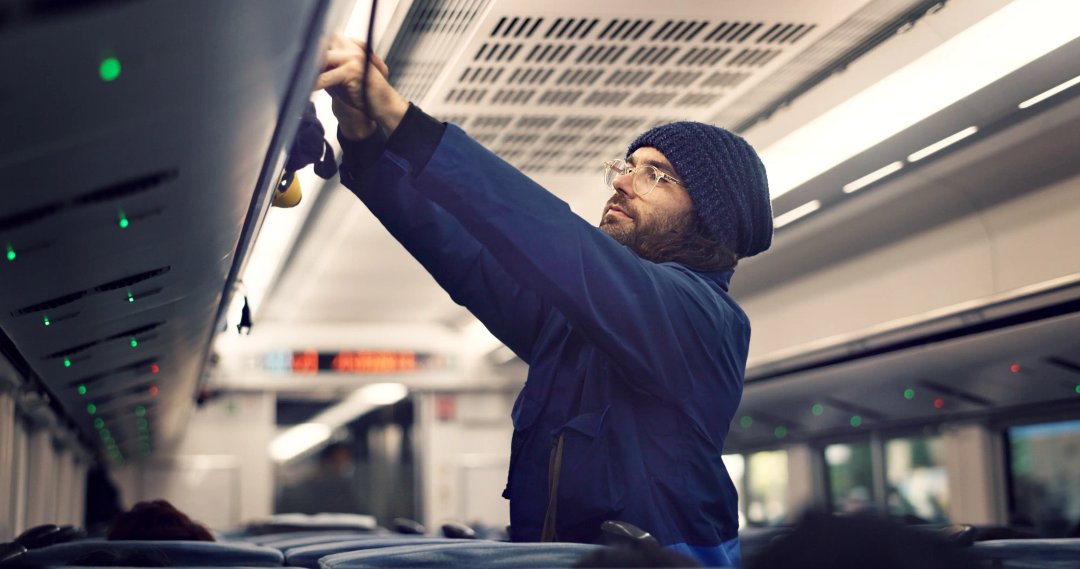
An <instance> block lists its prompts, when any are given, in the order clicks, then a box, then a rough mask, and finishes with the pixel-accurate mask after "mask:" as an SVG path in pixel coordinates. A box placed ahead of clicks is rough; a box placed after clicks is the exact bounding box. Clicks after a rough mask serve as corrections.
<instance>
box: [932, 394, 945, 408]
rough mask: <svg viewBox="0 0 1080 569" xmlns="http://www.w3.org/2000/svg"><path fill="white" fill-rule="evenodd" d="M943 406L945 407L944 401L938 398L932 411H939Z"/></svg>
mask: <svg viewBox="0 0 1080 569" xmlns="http://www.w3.org/2000/svg"><path fill="white" fill-rule="evenodd" d="M944 406H945V400H944V399H942V398H940V397H938V398H937V399H935V400H934V409H941V408H942V407H944Z"/></svg>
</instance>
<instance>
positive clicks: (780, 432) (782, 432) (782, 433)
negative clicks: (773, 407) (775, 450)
mask: <svg viewBox="0 0 1080 569" xmlns="http://www.w3.org/2000/svg"><path fill="white" fill-rule="evenodd" d="M773 436H774V437H776V438H778V439H782V438H784V437H786V436H787V427H785V426H783V425H780V426H779V427H776V428H775V429H773Z"/></svg>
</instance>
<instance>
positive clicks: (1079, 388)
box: [1076, 385, 1080, 393]
mask: <svg viewBox="0 0 1080 569" xmlns="http://www.w3.org/2000/svg"><path fill="white" fill-rule="evenodd" d="M1076 392H1077V393H1080V385H1077V386H1076Z"/></svg>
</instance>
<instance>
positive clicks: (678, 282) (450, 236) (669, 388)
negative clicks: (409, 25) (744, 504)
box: [316, 39, 772, 566]
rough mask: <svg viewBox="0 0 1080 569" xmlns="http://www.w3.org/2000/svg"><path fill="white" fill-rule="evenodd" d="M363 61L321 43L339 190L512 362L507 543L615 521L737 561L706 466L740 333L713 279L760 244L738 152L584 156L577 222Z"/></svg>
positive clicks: (648, 148) (732, 508)
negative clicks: (595, 162)
mask: <svg viewBox="0 0 1080 569" xmlns="http://www.w3.org/2000/svg"><path fill="white" fill-rule="evenodd" d="M364 52H365V50H364V46H363V44H362V43H360V42H356V41H354V40H345V39H338V40H336V41H335V42H334V43H333V45H331V46H330V48H329V49H328V51H327V54H326V68H325V69H324V71H323V73H322V74H321V75H320V77H319V80H318V83H317V85H316V88H318V89H326V90H327V91H328V92H329V93H330V95H331V96H332V97H333V99H334V113H335V115H336V116H337V118H338V120H339V133H338V136H339V139H340V141H341V144H342V150H343V159H342V161H343V167H342V170H341V179H342V183H343V184H344V185H345V186H346V187H348V188H349V189H350V190H352V192H353V193H355V194H356V195H357V196H358V197H359V198H360V199H361V200H362V201H363V202H364V204H366V205H367V207H368V208H369V209H370V210H371V211H372V212H373V213H374V214H375V216H376V217H378V219H379V220H380V221H381V222H382V223H383V225H384V226H385V227H386V228H387V229H388V230H389V231H390V233H391V234H392V235H393V236H394V237H395V238H396V239H397V240H398V241H399V242H401V244H402V245H404V246H405V248H406V249H407V250H408V251H409V253H410V254H412V256H413V257H415V258H416V259H417V260H418V261H419V262H420V263H421V264H422V265H423V266H424V267H425V268H426V269H427V270H428V272H429V273H431V275H432V276H433V277H434V278H435V279H436V281H438V283H439V284H440V285H441V286H442V287H443V288H444V289H446V291H447V292H449V293H450V295H451V297H452V298H453V299H454V301H455V302H457V303H459V304H461V305H463V306H465V307H466V308H468V309H469V310H470V311H471V312H472V313H473V314H474V315H475V316H476V317H477V318H478V319H479V320H480V321H481V322H483V323H484V324H485V325H486V326H487V328H488V329H489V330H490V331H491V332H492V333H493V334H494V335H495V336H496V337H497V338H499V340H501V341H502V342H503V343H505V344H506V346H507V347H509V348H510V349H511V350H513V352H514V353H515V354H517V355H518V356H519V357H520V358H521V359H522V360H524V361H525V362H526V363H528V364H529V374H528V378H527V381H526V383H525V386H524V388H523V389H522V391H521V393H520V395H519V396H518V398H517V402H516V403H515V405H514V409H513V414H512V417H513V422H514V437H513V442H512V444H511V458H510V471H509V476H508V482H507V485H506V489H505V491H504V492H503V496H504V497H506V498H508V499H509V500H510V521H511V525H510V537H511V539H513V540H514V541H555V540H560V541H577V542H596V541H598V540H599V539H600V537H601V530H600V527H601V524H602V523H603V522H604V521H605V520H621V521H625V522H629V523H631V524H634V525H636V526H639V527H641V528H643V529H645V530H646V531H648V532H650V533H652V534H653V535H654V536H655V537H656V538H657V539H658V540H659V541H660V543H661V544H662V545H664V546H665V547H668V548H670V549H672V550H675V551H678V552H682V553H685V554H688V555H691V556H693V557H694V558H696V559H697V560H698V561H700V562H702V563H703V564H705V565H708V566H738V564H739V540H738V496H737V495H736V492H735V487H734V485H733V484H732V482H731V478H730V477H729V475H728V473H727V470H726V469H725V468H724V463H723V461H722V460H721V454H722V452H723V448H724V438H725V436H726V435H727V432H728V428H729V425H730V423H731V419H732V417H733V416H734V414H735V410H736V408H737V407H738V405H739V399H740V397H741V395H742V387H743V374H744V371H745V365H746V355H747V349H748V344H749V341H750V322H749V320H748V319H747V317H746V314H745V313H744V312H743V311H742V310H741V309H740V308H739V306H738V305H737V304H736V303H735V301H734V300H732V298H731V296H730V295H729V294H728V285H729V282H730V279H731V276H732V274H733V271H734V269H735V265H736V263H737V262H738V260H739V259H741V258H744V257H749V256H751V255H755V254H757V253H760V252H762V251H764V250H766V249H768V247H769V245H770V243H771V241H772V212H771V207H770V203H769V192H768V183H767V181H766V177H765V168H764V166H763V165H762V164H761V160H760V159H759V158H758V156H757V154H756V153H755V152H754V150H753V148H751V147H750V145H749V144H747V143H746V142H745V141H744V140H743V139H741V138H740V137H738V136H736V135H735V134H733V133H731V132H728V131H726V130H723V129H721V128H717V127H715V126H711V125H707V124H702V123H691V122H677V123H672V124H666V125H662V126H658V127H656V128H653V129H651V130H649V131H648V132H645V133H644V134H642V135H641V136H639V137H638V138H637V139H636V140H634V141H633V142H632V143H631V144H630V146H629V149H628V150H627V153H626V156H625V158H620V159H615V160H610V161H607V162H605V163H604V164H603V171H604V175H605V179H606V182H607V185H608V187H609V188H610V189H611V190H612V191H613V195H612V196H611V198H610V199H609V200H608V201H607V204H606V207H605V209H604V213H603V216H602V218H601V222H600V226H599V228H597V227H593V226H591V225H589V224H588V223H586V222H585V221H584V220H582V219H581V218H580V217H578V216H577V215H576V214H574V213H573V212H572V211H571V210H570V207H569V206H568V205H567V204H566V203H564V202H563V201H562V200H560V199H558V198H557V197H556V196H554V195H553V194H551V193H550V192H548V191H546V190H545V189H543V188H542V187H540V186H539V185H537V184H536V183H535V182H533V181H532V180H530V179H529V178H528V177H527V176H525V175H524V174H522V173H521V172H520V171H518V170H517V169H515V168H514V167H513V166H511V165H510V164H508V163H506V162H504V161H503V160H501V159H499V158H498V157H497V156H495V155H494V154H492V153H491V152H490V151H488V150H487V149H485V148H484V147H483V146H481V145H480V144H479V143H477V142H476V141H474V140H472V139H471V138H469V137H468V136H467V135H466V134H465V132H464V131H462V130H461V129H460V128H458V127H456V126H454V125H452V124H443V123H440V122H438V121H436V120H435V119H433V118H432V117H430V116H428V115H426V114H424V113H423V112H422V111H421V110H420V109H419V108H417V107H416V106H415V105H412V104H410V103H409V102H408V101H406V100H405V99H404V98H403V97H402V96H401V95H400V94H399V93H397V91H395V90H394V88H393V87H392V86H391V85H390V84H389V83H388V81H387V79H386V76H387V74H388V73H387V69H386V65H385V64H384V63H383V62H382V61H380V60H378V59H377V58H376V57H373V58H372V62H371V63H370V65H369V64H368V62H367V60H366V58H365V53H364ZM365 68H367V73H365V72H364V70H365ZM365 78H366V81H367V82H366V84H365V83H364V81H365ZM365 90H366V93H365Z"/></svg>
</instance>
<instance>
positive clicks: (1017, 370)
mask: <svg viewBox="0 0 1080 569" xmlns="http://www.w3.org/2000/svg"><path fill="white" fill-rule="evenodd" d="M1009 371H1011V372H1013V373H1020V364H1018V363H1016V362H1013V364H1012V365H1010V366H1009Z"/></svg>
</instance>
